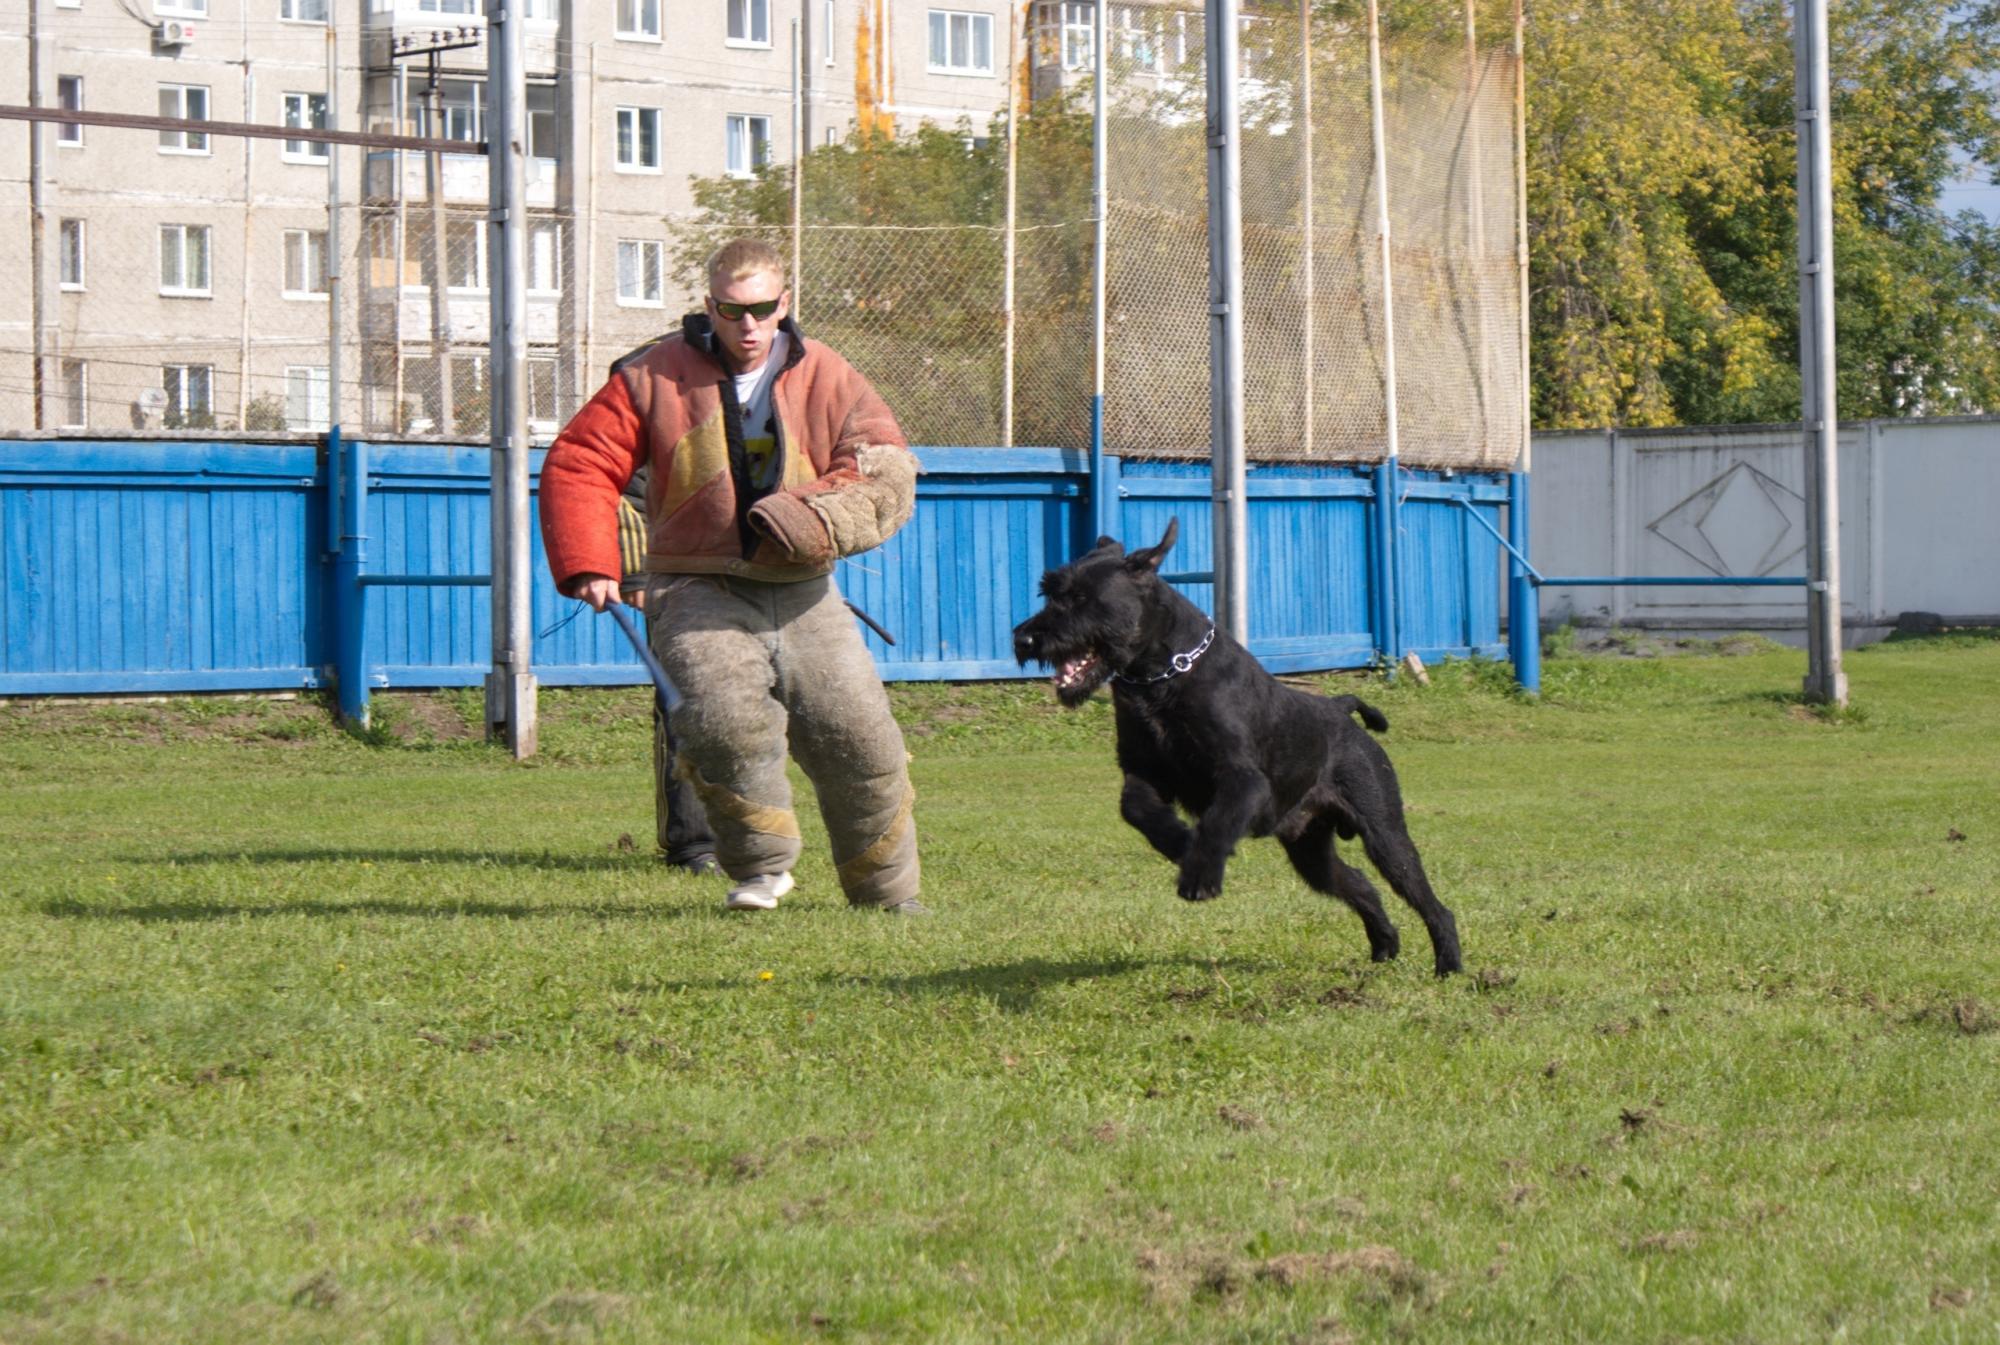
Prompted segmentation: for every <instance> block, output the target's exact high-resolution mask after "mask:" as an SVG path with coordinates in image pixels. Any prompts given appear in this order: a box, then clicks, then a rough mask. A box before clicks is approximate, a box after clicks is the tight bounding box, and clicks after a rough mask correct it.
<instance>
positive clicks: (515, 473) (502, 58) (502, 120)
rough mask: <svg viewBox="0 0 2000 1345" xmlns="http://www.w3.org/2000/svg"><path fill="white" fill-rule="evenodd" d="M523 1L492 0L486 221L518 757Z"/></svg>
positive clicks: (502, 615) (493, 701) (499, 600)
mask: <svg viewBox="0 0 2000 1345" xmlns="http://www.w3.org/2000/svg"><path fill="white" fill-rule="evenodd" d="M521 24H522V20H521V8H520V3H519V0H511V2H510V0H488V3H487V30H486V31H487V41H488V49H489V60H488V69H489V70H490V71H491V75H490V79H491V84H490V96H491V104H492V107H493V109H494V111H495V113H496V114H497V115H496V116H495V118H494V122H493V124H492V125H491V126H489V127H488V129H487V137H486V142H487V154H486V171H487V173H488V175H489V178H488V201H489V213H490V215H491V220H492V234H491V237H492V244H493V247H492V257H493V267H492V274H491V276H490V277H489V279H488V287H489V288H488V294H489V298H490V302H491V304H492V311H491V314H490V320H491V324H492V328H491V335H490V337H489V345H490V349H491V354H492V359H491V362H490V368H489V371H488V383H487V386H488V389H489V393H488V395H489V398H490V401H491V406H492V425H491V431H490V434H491V440H490V442H491V447H492V455H493V493H492V500H493V505H492V509H493V672H492V674H491V675H490V676H489V677H488V678H487V683H486V687H487V690H486V722H487V731H488V734H489V736H492V735H493V731H494V729H495V728H499V729H502V730H504V732H505V736H506V741H507V748H508V750H509V751H510V752H511V753H513V755H514V758H515V760H517V761H518V760H521V759H522V758H524V757H531V756H533V755H534V754H535V748H536V745H537V738H538V730H539V725H538V721H537V715H536V698H535V676H534V673H533V672H531V671H530V667H531V664H532V655H533V644H534V621H533V619H532V616H531V609H530V597H531V590H530V588H529V578H528V557H529V534H528V388H527V374H528V368H527V365H528V341H527V301H526V285H527V278H526V277H527V268H526V262H527V247H526V232H527V230H526V225H527V212H526V206H527V195H528V192H527V175H526V167H527V165H526V163H525V162H524V158H525V156H524V153H523V151H524V149H525V147H526V144H527V134H528V120H527V103H528V87H527V81H526V79H525V77H524V76H525V71H524V68H523V67H524V62H523V49H522V48H523V44H522V40H521Z"/></svg>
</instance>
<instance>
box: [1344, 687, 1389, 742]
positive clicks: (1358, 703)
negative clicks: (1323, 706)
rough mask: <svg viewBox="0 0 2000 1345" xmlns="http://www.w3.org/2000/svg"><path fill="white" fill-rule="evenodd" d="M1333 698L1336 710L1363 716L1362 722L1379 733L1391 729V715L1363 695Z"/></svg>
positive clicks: (1345, 713)
mask: <svg viewBox="0 0 2000 1345" xmlns="http://www.w3.org/2000/svg"><path fill="white" fill-rule="evenodd" d="M1332 699H1333V708H1334V710H1335V712H1337V713H1339V714H1344V715H1353V714H1358V715H1360V716H1361V722H1362V723H1364V724H1366V725H1367V726H1368V727H1369V728H1371V729H1373V730H1375V732H1377V733H1387V732H1388V731H1389V717H1388V716H1387V715H1385V714H1383V713H1382V712H1381V711H1380V710H1378V709H1376V708H1375V707H1374V706H1372V705H1370V704H1369V703H1368V702H1367V701H1365V700H1362V699H1361V697H1359V696H1335V697H1333V698H1332Z"/></svg>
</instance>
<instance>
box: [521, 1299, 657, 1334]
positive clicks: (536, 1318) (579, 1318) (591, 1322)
mask: <svg viewBox="0 0 2000 1345" xmlns="http://www.w3.org/2000/svg"><path fill="white" fill-rule="evenodd" d="M631 1302H632V1300H631V1299H630V1298H627V1297H626V1296H625V1295H624V1294H607V1293H603V1292H600V1291H598V1290H584V1291H581V1292H569V1293H560V1294H551V1295H549V1296H548V1297H547V1298H545V1299H543V1300H542V1301H541V1302H540V1303H537V1304H536V1305H535V1306H534V1307H533V1308H531V1309H529V1311H528V1315H527V1316H525V1317H523V1318H522V1319H521V1329H522V1330H523V1331H525V1332H527V1333H528V1334H530V1335H532V1336H535V1337H537V1338H539V1339H542V1340H588V1339H590V1338H591V1337H593V1336H595V1335H597V1333H598V1332H600V1331H602V1330H603V1329H604V1328H605V1326H607V1325H608V1324H609V1323H610V1322H611V1320H612V1319H613V1318H615V1317H617V1316H618V1315H619V1314H620V1313H622V1312H624V1311H625V1309H626V1308H627V1307H628V1306H630V1304H631Z"/></svg>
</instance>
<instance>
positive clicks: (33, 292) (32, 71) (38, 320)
mask: <svg viewBox="0 0 2000 1345" xmlns="http://www.w3.org/2000/svg"><path fill="white" fill-rule="evenodd" d="M43 73H44V71H43V61H42V0H28V105H29V106H30V107H35V108H39V107H42V106H43V105H44V103H45V102H46V99H45V98H44V96H43V91H42V76H43ZM47 197H48V161H47V159H46V157H45V151H44V150H43V148H42V124H41V123H40V122H38V121H31V122H29V123H28V198H29V205H28V209H29V225H28V228H29V233H28V254H29V259H28V265H29V267H30V268H31V269H32V270H33V272H34V275H33V277H32V278H31V279H30V281H29V283H28V295H29V307H30V308H31V309H32V310H33V311H32V313H31V314H30V315H29V319H28V320H29V322H30V323H31V324H32V325H33V327H34V329H35V331H34V352H35V354H34V359H35V367H34V370H33V381H34V387H35V428H36V429H38V430H45V429H47V428H48V426H49V415H48V406H47V401H48V392H49V378H48V362H49V355H48V349H47V345H46V340H45V336H46V333H45V328H46V326H47V324H48V302H49V297H48V280H47V277H46V276H45V275H44V274H43V271H44V269H45V266H46V261H45V258H46V257H47V249H48V231H49V222H48V217H49V206H48V199H47Z"/></svg>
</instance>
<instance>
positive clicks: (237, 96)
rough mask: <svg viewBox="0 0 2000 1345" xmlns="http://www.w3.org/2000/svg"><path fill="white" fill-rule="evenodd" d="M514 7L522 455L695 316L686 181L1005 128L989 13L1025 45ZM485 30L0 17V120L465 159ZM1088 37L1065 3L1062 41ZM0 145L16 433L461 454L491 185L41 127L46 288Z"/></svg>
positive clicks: (619, 11)
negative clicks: (520, 38) (235, 434)
mask: <svg viewBox="0 0 2000 1345" xmlns="http://www.w3.org/2000/svg"><path fill="white" fill-rule="evenodd" d="M31 4H32V5H33V6H34V11H33V13H32V14H30V11H29V6H30V5H31ZM524 4H525V10H526V22H527V38H528V40H527V44H526V45H527V52H528V84H529V92H528V103H529V144H528V150H529V154H530V165H529V174H528V177H529V187H528V192H529V208H530V215H531V217H532V218H531V224H530V233H529V238H528V276H527V299H528V326H529V331H528V336H529V344H530V363H531V367H530V410H531V417H532V419H533V420H534V421H535V422H536V426H537V428H538V429H539V430H541V431H543V432H548V431H551V430H553V429H554V428H555V427H556V426H557V425H558V424H559V423H560V421H561V420H562V419H563V418H565V417H566V416H567V415H568V414H569V413H570V412H571V411H572V410H574V408H575V406H576V405H577V404H578V402H579V399H581V398H586V397H588V396H589V395H590V393H591V392H592V391H594V389H595V387H596V386H597V384H598V383H599V382H601V380H602V378H603V376H604V370H605V367H606V365H607V364H608V363H609V361H610V360H612V359H613V358H615V357H616V356H617V355H619V354H621V353H623V352H624V351H625V350H627V349H629V348H631V347H632V346H634V345H637V344H639V343H641V342H643V341H645V340H647V339H650V338H651V337H653V336H656V335H658V334H659V333H660V332H662V331H666V330H669V329H671V328H672V327H673V326H675V325H676V324H677V323H678V320H679V316H680V314H681V313H682V312H683V311H684V310H685V309H686V308H687V307H688V306H690V305H691V304H692V303H693V302H694V301H695V300H696V299H697V298H698V296H696V295H694V294H691V293H690V292H689V291H688V289H687V287H686V286H685V285H683V284H682V283H680V281H679V280H678V279H677V272H676V267H675V265H674V260H673V232H672V224H673V222H674V221H675V220H676V219H680V218H685V217H686V216H688V215H689V214H690V213H691V212H692V210H693V208H694V197H693V194H692V191H691V187H690V182H691V180H692V179H695V178H707V177H716V176H718V175H723V174H734V175H740V176H746V177H747V176H751V175H754V174H755V173H756V172H757V171H758V170H759V169H760V168H762V167H764V166H766V165H784V164H786V163H788V162H789V161H790V160H791V158H792V157H793V155H794V154H795V153H797V152H799V151H800V150H803V149H808V148H810V147H813V146H819V145H825V144H832V143H839V142H841V141H842V140H844V139H845V138H846V137H847V136H848V135H849V134H850V132H852V131H853V130H854V129H855V128H856V127H857V126H861V127H866V128H870V129H874V130H890V129H909V128H913V127H914V126H916V125H918V124H919V123H922V122H931V123H935V124H942V125H956V124H958V123H959V122H961V121H963V122H965V123H966V124H967V125H968V127H969V130H968V134H971V135H983V134H984V133H985V129H986V127H987V126H988V124H989V123H990V122H991V120H992V119H993V118H994V116H995V115H996V114H998V113H1000V112H1001V111H1002V110H1003V109H1004V107H1005V105H1006V101H1007V80H1008V70H1009V63H1008V52H1009V50H1010V44H1009V38H1010V29H1009V24H1010V16H1011V17H1012V19H1013V20H1014V21H1016V22H1019V23H1020V24H1021V29H1020V35H1021V37H1022V38H1023V39H1024V40H1023V42H1022V43H1021V46H1020V49H1019V54H1020V56H1021V58H1022V59H1023V60H1024V61H1031V60H1032V58H1031V55H1030V53H1031V51H1032V50H1033V49H1034V47H1035V46H1036V45H1037V44H1036V43H1034V42H1033V41H1031V40H1028V39H1031V37H1032V35H1033V31H1034V29H1035V27H1036V26H1037V24H1038V23H1045V22H1046V20H1047V16H1046V15H1042V16H1039V17H1038V16H1037V14H1036V13H1035V9H1036V7H1032V6H1021V5H1018V4H1017V5H1015V6H1012V7H1011V8H1010V6H1009V5H1008V4H1006V3H1003V2H1002V0H940V3H937V4H931V3H925V2H924V0H604V2H603V3H582V2H581V0H524ZM481 8H482V6H481V5H480V4H479V3H477V0H367V3H365V4H358V3H355V2H354V0H138V3H137V4H120V3H118V0H60V2H59V0H0V13H4V14H5V16H6V17H5V19H4V21H0V101H4V102H9V103H15V104H28V103H30V102H33V101H39V102H41V103H42V104H44V105H47V106H67V107H73V108H79V109H82V110H86V111H92V112H119V113H138V114H147V115H165V116H176V117H192V118H200V119H207V120H214V121H225V122H226V121H241V122H251V123H259V124H264V125H322V126H323V125H326V124H327V122H326V118H327V117H328V115H329V112H330V113H331V115H332V117H333V119H334V120H333V124H334V125H335V126H337V127H338V128H339V129H342V130H366V131H374V132H386V133H402V134H408V135H428V136H434V137H438V138H442V139H449V140H461V141H465V142H467V143H468V145H469V144H471V143H474V142H478V141H480V140H483V139H484V137H485V128H486V117H487V110H486V106H485V102H486V100H485V97H484V93H485V78H486V53H485V47H484V42H483V35H484V31H485V18H484V15H483V13H481V12H473V11H475V10H479V9H481ZM1040 8H1044V9H1046V8H1047V7H1046V6H1043V7H1040ZM1078 8H1079V7H1078V6H1075V5H1064V6H1059V7H1057V10H1056V15H1057V23H1058V26H1060V24H1061V21H1062V20H1063V19H1065V18H1067V19H1072V20H1073V19H1074V15H1073V14H1072V13H1071V11H1074V10H1076V9H1078ZM1081 8H1085V9H1087V6H1084V7H1081ZM30 19H32V24H31V22H30ZM31 27H32V28H33V30H34V31H35V32H36V34H37V36H36V38H35V39H34V42H33V44H32V45H33V46H34V47H35V48H37V49H38V50H35V51H33V52H32V53H31V42H30V39H29V37H28V36H27V34H28V33H29V31H30V28H31ZM795 43H796V49H795ZM433 47H436V48H444V49H442V50H438V51H437V52H436V53H435V57H434V58H433V56H432V54H431V53H430V52H429V51H427V50H425V49H426V48H433ZM1058 49H1060V44H1058ZM795 54H796V79H795V74H794V70H795ZM1066 54H1067V55H1069V56H1071V57H1074V55H1075V53H1074V52H1073V51H1071V52H1067V53H1066ZM31 55H32V56H33V57H35V59H33V60H31ZM34 65H39V68H40V74H39V79H38V80H37V81H35V82H36V83H38V84H39V88H38V89H36V88H33V87H31V82H30V73H29V72H30V68H31V66H34ZM433 71H434V72H435V87H434V88H433ZM1025 83H1026V81H1025V80H1024V84H1025ZM795 121H796V125H797V127H798V130H797V133H796V135H795V133H794V129H793V128H794V124H795ZM7 125H8V126H9V127H10V128H12V129H11V130H10V131H8V132H6V133H4V140H5V143H4V145H0V179H4V189H5V191H6V193H7V194H8V195H9V196H10V197H11V198H12V199H14V200H15V201H16V202H17V203H18V204H19V206H21V207H24V208H20V209H16V210H14V211H10V214H11V215H12V217H13V218H14V219H16V220H17V221H21V222H23V224H17V225H16V226H15V227H13V228H10V229H9V230H7V231H6V232H5V234H4V236H0V277H4V282H0V283H4V284H5V286H6V288H7V289H8V290H9V291H10V292H11V293H12V294H13V295H14V296H15V297H14V298H13V299H12V300H10V302H9V303H8V304H7V305H5V308H4V312H0V422H4V426H3V427H4V428H5V429H6V430H7V431H9V432H18V431H24V430H34V429H43V430H60V431H65V432H89V431H98V432H105V431H128V432H129V431H130V430H132V429H134V428H140V429H151V428H158V429H167V430H174V429H181V430H200V429H217V430H252V431H259V432H270V431H285V430H288V431H294V432H302V433H303V432H313V431H317V430H320V429H323V428H324V427H325V426H326V425H327V424H328V423H329V422H330V421H332V420H334V419H336V418H337V419H338V420H339V422H340V423H341V424H342V425H343V427H346V428H349V429H350V430H352V429H354V428H359V429H361V430H362V431H364V432H367V433H373V434H395V433H411V434H425V433H428V434H438V435H442V436H446V437H466V438H483V437H484V434H485V423H484V415H485V386H486V368H485V363H486V355H485V347H486V343H487V281H488V279H489V276H488V270H487V251H488V245H487V229H486V226H485V222H484V221H485V207H486V200H487V177H486V167H485V160H484V158H483V156H481V155H479V154H476V153H472V152H470V151H468V152H467V153H465V154H463V155H454V154H449V153H447V154H440V155H435V156H433V155H427V154H423V153H416V152H409V151H401V150H382V149H368V150H363V149H358V148H353V147H341V148H337V149H333V150H329V149H328V148H327V147H324V146H321V145H318V144H315V143H313V142H308V141H284V140H268V139H253V138H248V137H239V136H227V135H220V134H206V133H199V132H182V131H157V130H135V129H125V128H111V127H99V126H84V127H80V128H77V127H56V126H50V125H44V126H43V127H41V128H40V130H39V132H38V133H39V135H40V137H41V145H42V152H41V156H40V157H41V164H42V172H41V174H40V177H41V181H40V184H39V192H38V194H39V198H40V207H41V208H40V211H39V216H40V219H41V222H42V234H43V246H42V260H41V282H42V283H41V284H40V286H39V287H38V286H37V285H36V284H35V283H34V282H35V268H34V266H33V264H32V252H33V248H32V235H31V233H30V231H29V230H28V229H27V228H26V227H24V223H25V221H27V220H28V219H29V217H30V212H31V208H32V206H33V204H34V201H33V198H34V196H35V195H36V194H37V191H36V187H35V184H34V183H33V182H32V181H31V178H32V177H33V176H34V174H33V173H32V172H31V168H32V164H31V155H30V152H29V147H28V142H29V138H30V135H31V134H35V133H36V132H32V131H31V130H30V128H29V126H28V124H26V123H22V122H10V123H7ZM336 175H337V178H338V183H337V188H338V196H339V203H340V204H339V208H338V209H337V210H335V209H330V207H329V195H330V190H332V189H333V187H334V184H333V183H330V178H332V177H334V176H336ZM333 261H337V262H338V263H339V264H338V265H337V267H336V266H332V265H330V262H333ZM333 271H337V273H338V284H337V285H336V284H334V283H332V282H331V280H330V272H333ZM38 289H39V295H37V290H38ZM336 289H337V290H338V291H339V310H340V311H339V312H338V314H336V313H335V312H334V311H333V307H334V299H333V297H332V294H331V292H332V291H334V290H336ZM38 328H39V332H38V330H37V329H38ZM38 335H39V342H38V340H37V336H38ZM333 339H337V340H338V342H339V348H340V356H339V360H338V364H339V366H340V370H339V381H340V383H341V385H342V386H341V388H340V389H339V390H338V398H337V400H338V405H337V406H336V405H335V404H334V403H335V400H336V397H335V389H333V388H332V387H331V386H330V366H331V365H333V364H334V363H335V361H334V360H333V359H331V358H330V354H329V351H330V349H331V341H332V340H333ZM38 350H39V352H40V356H41V359H40V365H41V370H42V375H43V377H42V379H41V384H40V391H41V396H40V398H39V407H38V405H37V398H36V396H35V390H36V379H35V369H36V354H37V351H38Z"/></svg>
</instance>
